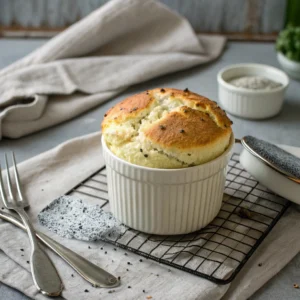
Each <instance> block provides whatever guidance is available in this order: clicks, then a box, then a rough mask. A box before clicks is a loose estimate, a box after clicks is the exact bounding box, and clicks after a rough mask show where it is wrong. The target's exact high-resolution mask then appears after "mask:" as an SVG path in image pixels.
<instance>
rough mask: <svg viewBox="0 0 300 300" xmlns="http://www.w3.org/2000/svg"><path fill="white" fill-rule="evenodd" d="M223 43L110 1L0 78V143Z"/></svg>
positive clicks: (158, 10) (133, 4)
mask: <svg viewBox="0 0 300 300" xmlns="http://www.w3.org/2000/svg"><path fill="white" fill-rule="evenodd" d="M224 44H225V38H224V37H220V36H214V37H208V36H205V35H199V36H197V35H196V34H195V33H194V31H193V29H192V28H191V26H190V24H189V23H188V22H187V20H185V19H184V18H183V17H181V16H179V15H177V14H176V13H175V12H173V11H171V10H170V9H169V8H167V7H166V6H164V5H163V4H161V3H160V2H156V1H154V0H111V1H109V2H108V3H107V4H105V5H104V6H102V7H100V8H99V9H97V10H96V11H94V12H92V13H91V14H90V15H88V16H87V17H86V18H84V19H82V20H81V21H79V22H77V23H76V24H74V25H72V26H71V27H69V28H68V29H67V30H65V31H64V32H62V33H61V34H59V35H57V36H56V37H54V38H53V39H51V40H50V41H49V42H47V43H46V44H45V45H44V46H42V47H41V48H39V49H37V50H36V51H34V52H33V53H31V54H29V55H28V56H27V57H25V58H23V59H21V60H19V61H17V62H16V63H14V64H12V65H11V66H9V67H7V68H5V69H3V70H2V71H0V139H1V136H4V137H10V138H18V137H21V136H24V135H27V134H29V133H32V132H35V131H38V130H41V129H43V128H46V127H50V126H53V125H55V124H58V123H61V122H63V121H66V120H68V119H71V118H73V117H75V116H77V115H79V114H81V113H83V112H85V111H87V110H89V109H91V108H93V107H95V106H97V105H99V104H101V103H103V102H104V101H106V100H108V99H110V98H112V97H114V96H115V95H116V94H118V93H120V92H121V91H123V90H124V89H126V88H127V87H128V86H130V85H133V84H136V83H139V82H142V81H146V80H149V79H151V78H154V77H157V76H161V75H164V74H168V73H173V72H175V71H179V70H184V69H187V68H190V67H193V66H196V65H199V64H202V63H206V62H209V61H211V60H213V59H215V58H216V57H217V56H218V55H219V54H220V53H221V51H222V49H223V46H224Z"/></svg>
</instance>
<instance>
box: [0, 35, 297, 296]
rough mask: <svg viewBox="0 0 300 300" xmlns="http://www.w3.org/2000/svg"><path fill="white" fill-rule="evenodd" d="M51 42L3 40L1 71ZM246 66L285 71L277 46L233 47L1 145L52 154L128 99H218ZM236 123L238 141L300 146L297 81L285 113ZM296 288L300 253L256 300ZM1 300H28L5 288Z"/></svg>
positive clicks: (22, 156) (26, 153)
mask: <svg viewBox="0 0 300 300" xmlns="http://www.w3.org/2000/svg"><path fill="white" fill-rule="evenodd" d="M45 42H46V40H42V39H36V40H32V39H0V68H3V67H5V66H7V65H9V64H10V63H12V62H14V61H15V60H17V59H19V58H21V57H23V56H24V55H26V54H28V53H29V52H31V51H32V50H34V49H35V48H37V47H39V46H40V45H42V44H43V43H45ZM245 62H252V63H253V62H255V63H263V64H268V65H272V66H275V67H279V65H278V62H277V60H276V55H275V51H274V44H272V43H248V42H229V43H228V44H227V47H226V49H225V52H224V54H223V55H222V57H221V58H220V59H218V60H217V61H215V62H213V63H210V64H206V65H204V66H200V67H195V68H193V69H190V70H188V71H184V72H178V73H176V74H172V75H168V76H163V77H160V78H157V79H154V80H151V81H149V82H146V83H142V84H138V85H136V86H133V87H131V88H130V89H128V90H127V91H126V92H124V93H122V94H121V95H120V96H118V97H116V98H115V99H114V100H111V101H109V102H107V103H105V104H103V105H101V106H100V107H98V108H95V109H93V110H91V111H89V112H88V113H85V114H83V115H82V116H80V117H78V118H76V119H73V120H71V121H68V122H65V123H63V124H60V125H58V126H55V127H52V128H50V129H47V130H43V131H41V132H38V133H36V134H32V135H30V136H27V137H23V138H20V139H18V140H8V139H3V140H2V141H1V142H0V153H3V152H4V151H8V150H13V151H15V153H16V155H17V159H18V161H19V162H20V161H23V160H26V159H28V158H30V157H32V156H35V155H37V154H39V153H41V152H44V151H46V150H49V149H51V148H53V147H55V146H56V145H58V144H60V143H62V142H64V141H66V140H68V139H71V138H73V137H77V136H80V135H84V134H87V133H91V132H94V131H97V130H99V128H100V122H101V119H102V117H103V114H104V113H105V111H106V110H107V109H108V108H109V107H111V106H112V105H113V104H114V103H116V102H118V101H120V100H121V99H123V98H124V97H125V96H127V95H130V94H133V93H137V92H140V91H143V90H145V89H150V88H154V87H174V88H179V89H184V88H186V87H188V88H189V89H190V90H191V91H194V92H197V93H200V94H202V95H205V96H207V97H209V98H211V99H214V100H218V94H217V81H216V75H217V73H218V71H219V70H220V69H221V68H223V67H225V66H227V65H229V64H234V63H245ZM231 119H232V120H233V122H234V125H233V130H234V133H235V136H236V137H242V136H244V135H246V134H251V135H254V136H256V137H261V138H264V139H267V140H269V141H272V142H274V143H280V144H287V145H293V146H299V147H300V83H299V82H297V81H293V80H291V84H290V86H289V88H288V90H287V93H286V99H285V104H284V107H283V110H282V112H281V113H280V114H279V115H278V116H276V117H274V118H272V119H268V120H263V121H249V120H243V119H239V118H236V117H233V116H231ZM294 283H298V284H299V285H300V254H298V255H297V256H296V257H295V258H294V259H293V260H292V261H291V262H290V263H289V264H288V265H287V266H286V267H285V268H284V269H283V270H282V271H281V272H279V274H278V275H276V276H275V277H274V278H273V279H272V280H270V281H269V282H268V283H267V284H266V285H265V286H264V287H263V288H262V289H261V290H259V291H258V292H256V293H255V295H253V296H252V297H251V299H252V300H260V299H272V300H279V299H285V300H290V299H300V289H295V288H293V284H294ZM0 299H1V300H2V299H3V300H4V299H5V300H21V299H22V300H23V299H28V298H27V297H25V296H24V295H22V294H20V293H19V292H17V291H15V290H13V289H11V288H9V287H7V286H5V285H3V284H1V283H0Z"/></svg>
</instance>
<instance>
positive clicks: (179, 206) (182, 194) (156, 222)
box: [107, 167, 225, 234]
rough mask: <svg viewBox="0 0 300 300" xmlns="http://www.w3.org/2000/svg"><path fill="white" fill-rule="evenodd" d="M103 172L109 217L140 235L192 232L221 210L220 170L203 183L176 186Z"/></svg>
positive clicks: (108, 168)
mask: <svg viewBox="0 0 300 300" xmlns="http://www.w3.org/2000/svg"><path fill="white" fill-rule="evenodd" d="M107 171H108V174H107V175H108V178H109V180H108V188H109V198H110V205H111V209H112V212H113V214H114V215H115V217H117V218H118V219H119V220H121V221H122V222H123V223H124V224H126V225H128V226H129V227H132V228H135V229H138V230H141V231H144V232H149V233H154V234H181V233H187V232H192V231H195V230H197V229H200V228H201V227H204V226H205V225H207V224H208V223H209V222H210V221H211V220H212V219H213V218H214V217H215V216H216V215H217V213H218V212H219V210H220V207H221V203H222V197H223V189H224V184H225V172H224V170H220V171H219V172H218V173H216V174H215V175H213V176H211V177H209V178H207V179H205V180H200V181H194V182H192V183H186V184H178V185H163V184H160V185H157V184H151V183H146V182H142V181H135V180H132V179H131V178H128V177H125V176H123V175H122V174H120V173H118V172H117V171H115V170H113V169H111V168H110V167H107ZM110 178H111V181H110Z"/></svg>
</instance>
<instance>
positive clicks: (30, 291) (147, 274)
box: [0, 133, 300, 300]
mask: <svg viewBox="0 0 300 300" xmlns="http://www.w3.org/2000/svg"><path fill="white" fill-rule="evenodd" d="M100 137H101V136H100V133H94V134H91V135H88V136H84V137H80V138H77V139H73V140H70V141H68V142H66V143H64V144H62V145H60V146H58V147H56V148H54V149H52V150H50V151H48V152H45V153H43V154H40V155H39V156H36V157H34V158H32V159H30V160H28V161H25V162H23V163H21V164H20V165H19V171H20V175H21V180H22V183H23V184H24V188H25V193H26V196H27V197H28V199H29V201H30V204H31V208H30V210H29V214H30V217H31V219H32V220H33V221H34V223H35V225H36V227H37V228H38V229H39V230H41V231H43V232H44V233H46V234H48V235H49V236H51V237H53V238H54V239H56V240H57V241H59V242H60V243H62V244H64V245H66V246H67V247H69V248H71V249H72V250H74V251H76V252H78V253H80V254H81V255H83V256H84V257H86V258H87V259H89V260H91V261H92V262H94V263H96V264H98V265H99V266H101V267H102V268H105V269H106V270H108V271H109V272H111V273H113V274H115V275H116V276H121V278H122V285H121V286H120V287H118V288H115V289H114V290H115V292H114V293H108V291H109V290H107V289H100V288H93V287H91V286H90V285H89V284H88V283H86V281H84V280H83V279H82V278H81V277H80V276H79V275H78V274H77V273H76V272H74V271H73V269H71V268H70V267H69V266H68V265H67V264H66V263H64V262H63V261H62V260H61V259H60V258H59V257H57V256H56V255H55V254H53V253H51V252H49V254H50V256H51V258H52V259H53V261H54V263H55V265H56V266H57V268H58V271H59V273H60V275H61V276H62V279H63V282H64V284H65V289H64V291H63V297H64V298H65V299H76V300H77V299H79V300H80V299H91V300H93V299H95V300H96V299H120V300H121V299H122V300H124V299H125V300H126V299H128V300H129V299H130V300H131V299H145V298H146V296H152V297H153V299H178V298H179V299H201V300H208V299H209V300H211V299H214V300H215V299H216V300H217V299H221V298H222V297H223V296H224V295H225V298H224V299H238V300H242V299H247V298H248V297H249V296H250V295H252V294H253V293H254V292H255V291H256V290H257V289H259V288H260V287H261V286H262V285H263V284H264V283H265V282H266V281H267V280H268V279H270V278H271V277H272V276H273V275H274V274H276V273H277V272H278V271H279V270H280V269H282V268H283V266H285V265H286V264H287V263H288V262H289V261H290V260H291V259H292V258H293V257H294V256H295V255H296V254H297V253H298V252H299V249H300V240H299V238H298V236H299V229H300V224H299V222H298V220H299V217H300V213H299V212H298V211H297V210H295V209H294V208H291V209H289V210H288V211H287V212H286V213H285V214H284V216H283V217H282V218H281V220H280V221H279V223H278V224H277V225H276V226H275V228H274V229H273V230H272V231H271V233H270V234H269V236H268V237H267V239H266V240H265V241H264V242H263V243H262V245H261V246H260V247H259V248H258V249H257V251H256V253H255V254H254V255H253V256H252V258H251V259H250V260H249V262H247V264H246V266H245V267H244V269H243V270H242V272H241V273H240V274H239V275H238V277H237V278H236V279H235V280H234V281H233V282H232V283H231V285H230V284H229V285H217V284H214V283H212V282H210V281H207V280H205V279H202V278H200V277H197V276H194V275H191V274H189V273H186V272H183V271H180V270H177V269H173V268H170V267H168V266H166V265H163V264H158V263H157V262H154V261H151V260H147V259H144V258H143V261H142V262H140V261H139V260H140V257H139V256H137V255H135V254H133V253H130V252H128V251H127V253H128V255H127V256H125V252H126V251H124V250H122V249H119V248H118V249H117V251H114V250H113V248H115V246H111V245H109V244H106V243H104V242H95V243H87V242H83V241H77V240H68V239H64V238H61V237H59V236H57V235H55V234H53V233H51V232H49V231H47V230H46V229H45V228H44V227H42V226H41V225H39V224H38V223H37V214H38V213H39V212H40V211H41V210H42V209H43V208H44V207H45V206H46V205H47V204H49V203H50V202H51V201H52V200H53V199H55V198H57V197H58V196H60V195H62V194H64V193H66V192H67V191H68V190H70V189H71V188H72V187H74V186H75V185H77V184H78V183H79V182H80V181H82V180H83V179H85V178H86V177H88V175H90V174H92V173H93V172H95V171H96V170H97V169H99V168H100V167H101V166H103V164H104V161H103V157H102V153H101V151H102V149H101V143H100ZM91 203H92V204H96V203H97V200H96V199H95V200H94V202H91ZM89 246H90V247H91V249H89ZM101 248H102V249H101ZM0 249H1V250H2V251H0V266H1V268H0V280H1V281H2V282H3V283H5V284H7V285H9V286H12V287H14V288H16V289H18V290H20V291H21V292H23V293H24V294H26V295H28V296H29V297H32V298H34V299H46V298H45V297H44V296H43V295H41V294H39V293H37V291H36V289H35V287H34V285H33V282H32V278H31V276H30V267H29V264H28V263H27V262H26V261H27V260H28V259H29V242H28V238H27V236H26V234H25V233H24V232H22V231H21V230H20V229H18V228H16V227H14V226H13V225H11V224H8V223H6V222H2V221H0ZM20 249H25V251H24V252H22V251H21V250H20ZM105 251H106V252H107V253H106V254H105ZM22 255H24V256H22ZM128 261H129V262H131V264H132V265H128V264H127V262H128ZM259 263H262V264H263V267H259V266H258V264H259ZM127 270H128V271H127ZM169 270H170V271H169ZM72 274H73V276H74V277H72ZM129 286H130V288H128V287H129ZM86 289H87V290H88V291H89V292H85V290H86ZM228 289H229V290H228ZM143 290H145V293H144V292H143ZM227 290H228V293H227V294H226V291H227Z"/></svg>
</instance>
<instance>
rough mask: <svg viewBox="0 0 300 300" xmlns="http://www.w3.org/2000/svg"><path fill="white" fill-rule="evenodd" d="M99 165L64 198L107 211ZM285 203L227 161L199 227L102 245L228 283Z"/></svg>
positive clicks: (129, 233) (133, 234) (129, 234)
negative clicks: (210, 214) (212, 205)
mask: <svg viewBox="0 0 300 300" xmlns="http://www.w3.org/2000/svg"><path fill="white" fill-rule="evenodd" d="M106 182H107V181H106V169H105V167H104V168H102V169H100V170H99V171H97V172H96V173H94V174H92V175H91V176H90V177H88V178H87V179H86V180H84V181H83V182H81V183H79V184H78V185H77V186H76V187H74V188H73V189H72V190H71V191H69V192H68V193H67V194H68V195H72V194H80V196H81V198H88V199H94V200H96V202H97V203H98V204H99V205H100V206H101V207H102V208H103V209H104V210H107V211H109V210H110V208H109V199H108V194H107V183H106ZM288 206H289V201H287V200H286V199H283V198H281V197H279V196H278V195H275V194H274V193H272V192H270V191H269V190H267V189H266V188H265V187H263V186H261V185H260V184H259V183H258V182H257V181H256V180H255V179H254V178H253V177H251V175H250V174H248V173H247V172H246V171H245V170H244V169H243V168H242V166H241V165H240V164H239V155H238V154H236V153H235V154H233V155H232V157H231V160H230V162H229V170H228V174H227V178H226V186H225V191H224V197H223V204H222V207H221V210H220V213H219V214H218V216H217V217H216V218H215V219H214V220H213V221H212V222H211V223H210V224H209V225H208V226H206V227H205V228H203V229H201V230H199V231H197V232H193V233H190V234H185V235H177V236H158V235H151V234H145V233H142V232H139V231H136V230H133V229H131V228H127V230H126V231H125V232H124V233H123V234H122V235H121V236H119V237H118V238H116V239H114V240H113V239H111V240H109V241H108V242H110V243H112V244H114V245H116V246H118V247H121V248H123V249H127V250H129V251H132V252H134V253H137V254H139V255H141V256H144V257H147V258H150V259H153V260H156V261H158V262H160V263H163V264H166V265H169V266H172V267H175V268H178V269H181V270H183V271H186V272H189V273H192V274H194V275H197V276H200V277H204V278H206V279H208V280H210V281H213V282H215V283H218V284H227V283H229V282H231V281H232V280H233V279H234V278H235V276H236V275H237V274H238V272H239V271H240V270H241V269H242V267H243V266H244V265H245V263H246V262H247V260H248V259H249V258H250V257H251V255H252V254H253V253H254V251H255V250H256V249H257V247H258V246H259V245H260V244H261V242H262V241H263V240H264V239H265V237H266V236H267V235H268V233H269V232H270V231H271V229H272V228H273V227H274V226H275V224H276V223H277V221H278V220H279V219H280V217H281V216H282V215H283V213H284V212H285V211H286V209H287V208H288Z"/></svg>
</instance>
